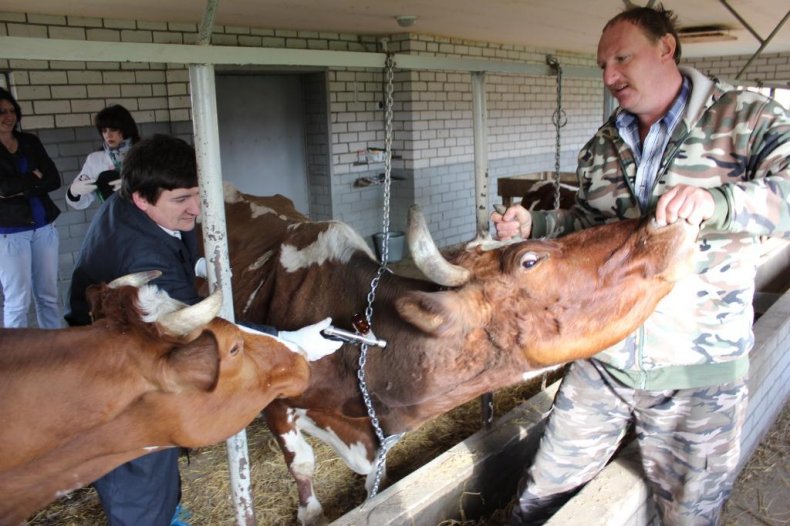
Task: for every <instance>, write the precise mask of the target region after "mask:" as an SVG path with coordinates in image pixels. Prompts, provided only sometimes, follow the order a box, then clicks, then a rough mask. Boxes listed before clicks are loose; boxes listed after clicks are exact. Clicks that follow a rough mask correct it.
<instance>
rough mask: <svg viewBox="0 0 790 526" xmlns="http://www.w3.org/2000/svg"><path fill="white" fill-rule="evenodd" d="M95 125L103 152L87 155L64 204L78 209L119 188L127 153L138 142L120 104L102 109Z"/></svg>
mask: <svg viewBox="0 0 790 526" xmlns="http://www.w3.org/2000/svg"><path fill="white" fill-rule="evenodd" d="M94 122H95V123H96V130H97V131H98V132H99V135H100V136H101V138H102V149H101V150H99V151H96V152H93V153H91V154H90V155H88V158H87V159H85V164H84V165H83V166H82V170H80V174H79V175H78V176H77V177H75V178H74V181H73V182H72V183H71V186H70V187H69V189H68V191H67V192H66V203H68V204H69V205H70V206H71V207H72V208H75V209H77V210H83V209H85V208H88V207H89V206H90V205H91V203H93V202H94V201H95V200H96V199H98V200H99V202H103V201H104V200H105V199H106V198H108V197H109V196H110V195H112V193H113V192H115V191H116V190H117V189H118V188H120V186H121V167H122V166H123V160H124V158H125V157H126V152H128V151H129V148H131V147H132V145H133V144H135V143H136V142H138V141H139V140H140V134H139V132H138V131H137V124H136V123H135V122H134V118H132V115H131V114H130V113H129V111H128V110H127V109H126V108H124V107H123V106H121V105H118V104H115V105H113V106H108V107H106V108H104V109H103V110H101V111H100V112H99V113H97V114H96V119H95V120H94Z"/></svg>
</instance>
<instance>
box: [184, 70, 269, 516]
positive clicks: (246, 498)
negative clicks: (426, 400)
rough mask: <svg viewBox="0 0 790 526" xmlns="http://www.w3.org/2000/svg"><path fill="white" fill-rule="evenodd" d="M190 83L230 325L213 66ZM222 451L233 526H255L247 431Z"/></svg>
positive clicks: (211, 251)
mask: <svg viewBox="0 0 790 526" xmlns="http://www.w3.org/2000/svg"><path fill="white" fill-rule="evenodd" d="M189 83H190V89H191V93H192V122H193V125H194V134H195V151H196V153H197V161H198V162H197V164H198V178H199V181H200V200H201V203H202V206H203V246H204V247H205V254H206V260H207V262H208V265H207V266H208V268H209V272H208V277H209V286H210V288H211V289H212V290H214V289H215V288H216V287H217V286H219V287H220V288H221V289H222V294H223V303H222V310H221V311H220V315H221V316H222V317H223V318H225V319H227V320H230V321H233V320H234V316H233V293H232V291H231V282H230V261H229V259H228V240H227V232H226V228H225V199H224V197H223V191H222V168H221V164H220V154H219V133H218V130H217V104H216V96H217V94H216V86H215V83H214V66H211V65H208V64H196V65H191V66H189ZM211 269H213V271H212V270H211ZM226 446H227V448H228V469H229V470H230V489H231V497H232V499H233V503H234V507H235V510H236V524H239V525H243V526H254V525H255V508H254V507H253V501H252V489H251V485H250V461H249V455H248V452H247V433H246V431H245V430H241V431H240V432H239V433H238V434H236V435H234V436H232V437H230V438H229V439H228V440H227V442H226Z"/></svg>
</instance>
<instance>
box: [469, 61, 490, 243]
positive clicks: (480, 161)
mask: <svg viewBox="0 0 790 526" xmlns="http://www.w3.org/2000/svg"><path fill="white" fill-rule="evenodd" d="M487 120H488V116H487V112H486V83H485V73H482V72H479V71H477V72H474V73H472V124H473V127H474V156H475V208H476V210H477V235H478V237H480V236H486V235H488V122H487Z"/></svg>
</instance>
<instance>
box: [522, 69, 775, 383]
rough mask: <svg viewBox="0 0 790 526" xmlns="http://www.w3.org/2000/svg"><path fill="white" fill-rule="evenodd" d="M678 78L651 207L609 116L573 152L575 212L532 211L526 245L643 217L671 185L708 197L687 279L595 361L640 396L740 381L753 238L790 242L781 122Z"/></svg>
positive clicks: (714, 88)
mask: <svg viewBox="0 0 790 526" xmlns="http://www.w3.org/2000/svg"><path fill="white" fill-rule="evenodd" d="M681 71H682V73H683V74H684V75H685V76H686V77H688V78H689V79H690V80H691V83H692V92H691V95H690V97H689V101H688V104H687V106H686V112H685V115H684V117H683V120H682V122H680V123H678V126H677V127H676V129H675V131H674V133H673V135H672V137H671V138H670V141H669V144H668V145H667V148H666V151H665V152H664V155H663V159H662V162H661V166H660V168H659V170H658V175H657V177H656V182H655V184H654V186H653V190H652V195H651V203H650V207H649V209H648V210H641V209H640V206H639V204H638V201H637V199H636V198H635V197H634V196H635V194H634V180H635V177H636V168H637V166H636V163H635V160H634V155H633V153H632V152H631V150H630V149H629V148H628V146H626V144H625V142H624V141H623V140H622V139H621V138H620V136H619V135H618V133H617V129H616V127H615V125H614V121H615V115H616V112H615V114H614V115H613V116H612V117H611V118H610V119H609V120H608V121H607V122H606V123H605V124H604V125H603V126H601V128H600V129H599V130H598V131H597V132H596V134H595V136H593V138H592V139H591V140H590V141H589V142H588V143H587V144H586V145H585V146H584V147H583V148H582V150H581V152H580V154H579V165H578V170H577V176H578V178H579V188H580V190H579V193H578V195H577V199H576V204H575V205H574V206H573V207H572V208H571V209H569V210H557V211H548V212H532V218H533V231H532V237H542V236H548V237H555V236H558V235H561V234H563V233H567V232H570V231H573V230H579V229H582V228H587V227H589V226H592V225H596V224H601V223H607V222H611V221H617V220H620V219H625V218H631V217H639V216H642V215H646V214H651V213H652V209H653V208H654V207H655V204H656V202H657V201H658V197H659V196H660V195H661V194H662V193H664V192H665V191H666V190H667V189H668V188H670V187H672V186H675V185H677V184H680V183H683V184H693V185H698V186H702V187H704V188H707V189H708V190H710V192H711V193H712V195H713V197H714V201H715V213H714V216H713V217H712V218H710V219H709V220H707V221H706V222H705V223H704V224H703V225H702V231H701V233H700V238H699V243H700V252H699V255H698V256H697V261H696V272H695V273H694V274H692V275H691V276H689V277H687V278H685V279H683V280H682V281H680V282H678V283H677V284H676V285H675V287H674V289H673V290H672V292H670V294H669V295H668V296H666V297H665V298H664V299H663V300H662V301H661V302H660V303H659V304H658V306H657V308H656V310H655V312H654V313H653V314H652V315H651V316H650V318H648V320H647V321H646V322H645V323H644V325H642V326H641V327H640V328H639V329H637V330H636V331H635V332H634V333H633V334H631V335H630V336H629V337H627V338H626V339H625V340H623V341H622V342H620V343H619V344H617V345H614V346H612V347H610V348H608V349H606V350H604V351H603V352H601V353H600V354H598V355H596V356H595V358H596V359H598V360H600V361H601V362H603V363H605V364H606V365H607V366H608V368H609V370H610V371H611V372H612V373H613V374H615V375H616V376H617V377H618V378H619V379H621V380H622V381H623V382H624V383H626V384H627V385H630V386H632V387H636V388H641V389H681V388H688V387H703V386H707V385H715V384H720V383H725V382H730V381H733V380H736V379H738V378H741V377H743V376H744V375H745V374H746V372H747V371H748V352H749V349H751V347H752V344H753V342H754V335H753V333H752V322H753V315H754V314H753V309H752V297H753V295H754V278H755V274H756V268H757V264H758V261H759V249H760V246H759V245H760V241H759V237H760V236H782V237H790V236H789V235H788V234H789V233H790V114H788V111H787V110H786V109H784V108H783V107H782V106H781V105H780V104H778V103H776V102H775V101H773V100H771V99H769V98H766V97H764V96H762V95H759V94H757V93H753V92H748V91H739V90H734V89H733V88H732V87H731V86H727V85H725V84H723V83H719V82H715V81H712V80H710V79H708V78H707V77H705V76H704V75H702V74H701V73H700V72H698V71H696V70H694V69H691V68H681ZM618 111H620V110H618Z"/></svg>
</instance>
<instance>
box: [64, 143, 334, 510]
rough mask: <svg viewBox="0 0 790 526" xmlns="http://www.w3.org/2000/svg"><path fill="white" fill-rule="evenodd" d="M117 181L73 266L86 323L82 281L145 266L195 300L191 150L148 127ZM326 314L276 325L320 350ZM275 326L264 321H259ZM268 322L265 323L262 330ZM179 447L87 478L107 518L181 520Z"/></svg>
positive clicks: (179, 296) (73, 293) (327, 345)
mask: <svg viewBox="0 0 790 526" xmlns="http://www.w3.org/2000/svg"><path fill="white" fill-rule="evenodd" d="M122 179H123V183H122V185H121V188H120V190H119V191H118V192H116V193H114V194H113V195H112V196H110V198H109V199H107V201H106V202H105V203H104V205H103V206H102V208H100V209H99V211H98V212H97V213H96V215H95V216H94V217H93V220H92V221H91V224H90V227H89V228H88V232H87V234H86V235H85V239H84V241H83V243H82V247H81V249H80V255H79V258H78V259H77V263H76V265H75V268H74V274H73V276H72V281H71V290H70V291H69V304H68V308H69V310H68V312H67V314H66V316H65V317H66V321H67V322H68V323H69V325H72V326H74V325H88V324H90V323H91V315H90V312H89V306H88V303H87V300H86V297H85V291H86V289H87V288H88V286H89V285H92V284H96V283H101V282H106V283H109V282H110V281H112V280H113V279H115V278H118V277H120V276H124V275H126V274H131V273H134V272H140V271H146V270H159V271H161V272H162V274H161V276H160V277H159V278H157V279H156V280H154V281H153V282H152V283H153V284H155V285H157V286H158V287H159V288H161V289H163V290H164V291H166V292H167V293H168V294H169V295H170V297H172V298H174V299H176V300H179V301H181V302H183V303H187V304H194V303H197V302H198V301H199V300H200V297H199V296H198V294H197V290H196V289H195V277H196V274H195V269H196V263H197V262H198V252H197V239H196V236H195V231H194V230H195V222H196V219H197V217H198V215H199V214H200V198H199V195H198V194H199V189H198V177H197V163H196V158H195V150H194V149H193V148H192V146H190V145H189V144H187V143H186V142H185V141H183V140H181V139H177V138H175V137H169V136H166V135H154V136H153V137H151V138H148V139H143V140H142V141H140V142H139V143H137V144H136V145H135V146H134V147H133V148H132V149H131V150H130V151H129V153H128V155H127V156H126V160H125V161H124V165H123V177H122ZM330 322H331V319H329V318H327V319H325V320H323V321H322V322H319V323H316V324H314V325H311V326H308V327H305V328H302V329H300V330H298V331H293V332H290V331H287V332H286V331H283V332H280V333H279V336H280V337H281V338H282V339H285V340H288V341H290V342H292V343H295V344H297V345H299V346H300V347H302V348H303V349H307V348H309V349H310V350H311V351H317V352H318V353H321V354H328V353H329V352H331V351H334V350H336V349H337V348H338V347H340V345H341V342H335V341H330V340H327V339H325V338H323V337H321V336H320V331H321V330H323V329H325V328H326V327H327V326H329V323H330ZM259 329H263V330H267V332H272V333H274V334H277V331H275V330H273V329H271V328H263V327H259ZM269 329H271V330H269ZM178 452H179V451H178V448H171V449H165V450H163V451H159V452H155V453H151V454H148V455H146V456H143V457H140V458H138V459H135V460H132V461H131V462H128V463H126V464H124V465H122V466H119V467H118V468H116V469H114V470H113V471H111V472H109V473H108V474H106V475H104V476H103V477H101V478H100V479H99V480H97V481H96V482H95V483H94V485H95V487H96V490H97V491H98V493H99V498H100V500H101V504H102V507H103V508H104V511H105V513H106V514H107V518H108V521H109V524H110V525H111V526H167V525H170V524H171V521H172V524H184V523H183V522H181V519H180V518H179V513H178V509H180V506H179V501H180V498H181V481H180V477H179V472H178Z"/></svg>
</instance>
